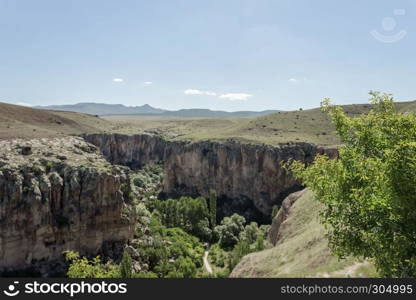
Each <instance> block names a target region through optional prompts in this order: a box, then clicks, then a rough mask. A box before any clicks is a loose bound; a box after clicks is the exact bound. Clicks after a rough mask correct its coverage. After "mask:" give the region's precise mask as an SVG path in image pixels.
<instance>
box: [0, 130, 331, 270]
mask: <svg viewBox="0 0 416 300" xmlns="http://www.w3.org/2000/svg"><path fill="white" fill-rule="evenodd" d="M82 137H83V138H79V137H64V138H55V139H49V138H44V139H32V140H10V141H2V142H1V143H2V144H1V151H0V272H1V273H2V274H17V273H16V272H19V271H22V270H24V271H25V272H26V273H25V274H28V272H30V274H35V275H40V276H53V275H56V274H60V272H61V271H62V269H63V265H64V262H63V261H62V260H63V256H62V252H63V251H65V250H74V251H77V252H79V253H80V254H81V255H96V254H100V253H101V254H103V256H104V257H114V258H119V257H120V254H121V252H122V251H123V248H124V247H125V245H126V243H127V242H128V241H129V240H130V239H131V237H132V235H133V231H134V226H135V222H134V219H133V218H132V217H131V216H129V209H128V208H129V204H130V203H131V201H132V193H131V190H130V189H131V186H130V185H131V182H130V175H129V174H130V172H131V170H135V169H140V168H141V167H143V166H145V165H148V164H154V163H158V162H163V165H164V171H165V177H164V182H163V190H162V193H161V196H162V197H163V198H170V197H172V198H178V197H180V196H192V197H196V196H203V197H209V193H210V191H211V190H215V191H216V193H217V195H218V202H217V208H218V215H217V217H218V218H219V219H221V218H222V217H224V216H229V215H231V214H233V213H239V214H241V215H242V216H244V217H245V218H246V220H248V221H256V222H259V223H262V224H264V223H270V220H271V217H270V216H271V210H272V207H273V206H274V205H279V204H280V203H281V201H282V200H283V199H284V198H285V197H286V196H287V195H289V194H290V193H292V192H294V191H297V190H299V189H301V186H300V185H299V183H298V182H297V181H296V180H294V179H293V178H292V177H291V175H290V174H288V173H287V172H286V170H285V169H284V168H283V166H282V162H285V161H289V160H291V159H296V160H300V161H302V162H304V163H305V164H308V163H311V162H312V160H313V158H314V157H315V155H317V154H319V153H321V154H323V153H325V154H327V155H329V156H330V157H335V156H336V155H337V151H336V149H331V148H323V147H318V146H316V145H313V144H309V143H303V142H299V143H287V144H282V145H279V146H277V147H273V146H268V145H254V144H243V143H240V142H236V141H233V140H228V141H225V142H214V141H203V142H195V143H190V142H186V141H167V140H165V139H163V138H161V137H159V136H155V135H148V134H137V135H123V134H105V133H100V134H85V135H83V136H82ZM18 249H19V250H18Z"/></svg>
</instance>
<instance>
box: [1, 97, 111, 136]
mask: <svg viewBox="0 0 416 300" xmlns="http://www.w3.org/2000/svg"><path fill="white" fill-rule="evenodd" d="M112 128H113V124H112V123H111V122H108V121H106V120H103V119H101V118H97V117H94V116H91V115H85V114H80V113H72V112H57V111H47V110H39V109H33V108H30V107H24V106H18V105H12V104H6V103H0V139H10V138H25V139H27V138H39V137H59V136H66V135H76V134H81V133H85V132H101V131H105V130H111V129H112Z"/></svg>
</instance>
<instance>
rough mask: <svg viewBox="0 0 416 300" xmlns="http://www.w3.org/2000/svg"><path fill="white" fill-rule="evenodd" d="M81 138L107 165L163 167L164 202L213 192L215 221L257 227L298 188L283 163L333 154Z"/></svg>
mask: <svg viewBox="0 0 416 300" xmlns="http://www.w3.org/2000/svg"><path fill="white" fill-rule="evenodd" d="M84 138H85V139H86V140H87V141H88V142H90V143H92V144H94V145H96V146H98V147H99V148H100V149H101V151H102V153H103V154H104V156H105V157H106V158H107V159H108V160H109V161H110V162H112V163H116V164H123V165H127V166H130V167H140V166H142V165H145V164H147V163H152V162H157V161H163V162H164V165H165V172H166V176H165V181H164V194H165V195H166V196H167V197H169V196H182V195H189V196H198V195H202V196H205V197H207V196H209V191H210V190H211V189H213V190H215V191H216V192H217V195H218V198H219V200H218V216H219V217H222V216H224V215H229V214H231V213H234V212H237V213H240V214H242V215H244V216H245V217H246V218H247V219H251V220H257V221H260V222H263V221H266V220H267V221H268V220H270V213H271V209H272V206H273V205H274V204H279V203H280V202H281V201H282V200H283V199H284V198H285V197H286V196H287V195H288V194H290V193H291V192H294V191H296V190H299V189H300V188H301V186H300V185H299V182H297V181H296V180H294V179H293V177H292V176H291V175H290V174H288V173H287V172H286V170H285V169H284V168H283V167H282V162H285V161H288V160H292V159H295V160H300V161H303V162H305V163H310V162H312V160H313V158H314V157H315V155H316V154H317V153H327V154H328V155H329V156H331V157H334V156H336V154H337V151H336V150H335V149H325V148H321V147H318V146H316V145H313V144H308V143H287V144H282V145H279V146H277V147H272V146H267V145H250V144H242V143H239V142H236V141H226V142H222V143H219V142H211V141H203V142H196V143H187V142H178V141H173V142H172V141H165V140H163V139H162V138H160V137H157V136H152V135H147V134H139V135H130V136H129V135H121V134H90V135H85V136H84Z"/></svg>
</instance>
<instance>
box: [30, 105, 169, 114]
mask: <svg viewBox="0 0 416 300" xmlns="http://www.w3.org/2000/svg"><path fill="white" fill-rule="evenodd" d="M35 108H39V109H48V110H60V111H73V112H79V113H84V114H90V115H99V116H108V115H137V114H146V115H151V114H161V113H163V112H164V111H165V110H163V109H159V108H154V107H152V106H150V105H148V104H145V105H142V106H125V105H122V104H105V103H92V102H83V103H77V104H69V105H48V106H36V107H35Z"/></svg>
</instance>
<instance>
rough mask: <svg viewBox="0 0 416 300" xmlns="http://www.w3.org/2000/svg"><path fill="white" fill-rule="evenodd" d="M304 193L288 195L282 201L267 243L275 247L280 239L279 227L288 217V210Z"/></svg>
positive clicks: (302, 191)
mask: <svg viewBox="0 0 416 300" xmlns="http://www.w3.org/2000/svg"><path fill="white" fill-rule="evenodd" d="M305 192H306V189H304V190H301V191H298V192H295V193H292V194H290V195H289V196H287V197H286V198H285V200H283V202H282V206H281V207H280V209H279V211H278V213H277V215H276V216H275V217H274V218H273V221H272V225H271V226H270V231H269V241H270V242H271V243H272V244H273V245H274V246H275V245H276V243H277V242H278V241H279V239H281V237H282V230H280V229H281V226H282V224H283V222H284V221H286V219H287V218H288V217H289V213H290V208H291V207H292V205H293V204H295V202H296V201H297V200H298V199H299V198H300V197H302V195H303V194H304V193H305Z"/></svg>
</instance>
